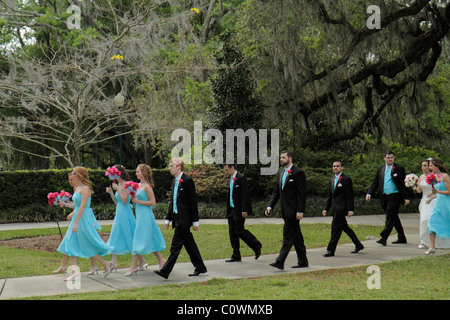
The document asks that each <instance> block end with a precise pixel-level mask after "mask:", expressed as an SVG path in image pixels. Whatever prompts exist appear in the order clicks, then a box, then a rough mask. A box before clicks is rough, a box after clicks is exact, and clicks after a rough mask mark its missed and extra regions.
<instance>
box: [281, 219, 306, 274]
mask: <svg viewBox="0 0 450 320" xmlns="http://www.w3.org/2000/svg"><path fill="white" fill-rule="evenodd" d="M292 246H294V248H295V252H296V253H297V261H298V264H299V265H308V259H307V258H306V247H305V244H304V240H303V235H302V231H301V230H300V220H297V219H295V218H294V219H286V218H285V219H284V227H283V245H282V246H281V250H280V254H279V255H278V257H277V258H276V259H275V260H276V262H277V263H279V264H282V265H284V261H285V260H286V258H287V256H288V254H289V251H291V248H292Z"/></svg>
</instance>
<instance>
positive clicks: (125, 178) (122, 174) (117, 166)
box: [114, 164, 131, 181]
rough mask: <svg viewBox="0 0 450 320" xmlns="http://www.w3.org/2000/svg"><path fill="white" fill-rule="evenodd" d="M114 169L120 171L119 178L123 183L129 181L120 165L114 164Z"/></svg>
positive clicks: (125, 171)
mask: <svg viewBox="0 0 450 320" xmlns="http://www.w3.org/2000/svg"><path fill="white" fill-rule="evenodd" d="M114 167H115V168H116V169H117V170H119V171H120V177H121V178H122V179H123V180H125V181H130V180H131V178H130V175H129V174H128V172H127V169H125V167H124V166H123V165H121V164H115V165H114Z"/></svg>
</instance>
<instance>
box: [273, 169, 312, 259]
mask: <svg viewBox="0 0 450 320" xmlns="http://www.w3.org/2000/svg"><path fill="white" fill-rule="evenodd" d="M284 170H285V169H284V168H283V169H281V170H280V171H279V172H278V176H277V182H276V184H275V187H274V188H273V191H272V195H271V197H270V200H269V204H268V205H267V206H268V207H271V208H274V207H275V205H276V203H277V202H278V200H280V203H281V216H282V217H283V219H284V227H283V245H282V247H281V250H280V254H279V256H278V258H277V259H276V263H277V264H278V265H283V266H284V261H285V260H286V258H287V256H288V254H289V251H290V250H291V248H292V246H294V247H295V251H296V253H297V260H298V265H300V266H307V265H308V259H307V258H306V247H305V244H304V240H303V235H302V232H301V229H300V220H297V213H304V212H305V205H306V178H305V173H304V172H303V171H302V170H301V169H300V168H297V167H296V166H292V167H291V172H290V173H288V175H287V178H286V182H285V185H284V188H283V187H282V182H283V181H282V180H283V175H284Z"/></svg>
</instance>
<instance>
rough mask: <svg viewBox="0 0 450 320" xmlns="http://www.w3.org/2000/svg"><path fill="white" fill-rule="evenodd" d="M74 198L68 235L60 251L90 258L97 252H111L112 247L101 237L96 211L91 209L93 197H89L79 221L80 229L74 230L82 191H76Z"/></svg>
mask: <svg viewBox="0 0 450 320" xmlns="http://www.w3.org/2000/svg"><path fill="white" fill-rule="evenodd" d="M72 200H73V202H74V204H75V210H74V214H73V217H72V221H71V222H70V225H69V228H68V229H67V232H66V235H65V236H64V239H63V240H62V242H61V244H60V245H59V247H58V249H57V250H58V252H61V253H63V254H66V255H68V256H72V257H80V258H86V259H88V258H90V257H93V256H95V255H97V254H99V255H101V256H104V255H108V254H110V251H111V250H110V248H109V247H108V245H107V244H106V243H105V241H103V239H102V238H100V235H99V234H98V232H97V230H96V229H98V230H100V229H101V227H100V225H99V224H98V222H97V220H96V219H95V216H94V213H93V212H92V209H91V197H89V198H88V201H87V203H86V207H85V208H84V212H83V215H82V216H81V219H80V221H79V222H78V231H77V232H72V228H73V225H74V224H75V220H76V218H77V215H78V210H79V209H80V206H81V193H79V192H75V193H74V195H73V197H72Z"/></svg>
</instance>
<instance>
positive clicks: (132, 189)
mask: <svg viewBox="0 0 450 320" xmlns="http://www.w3.org/2000/svg"><path fill="white" fill-rule="evenodd" d="M123 187H124V189H127V190H128V193H129V194H130V196H132V197H134V196H136V190H137V189H139V183H137V182H134V181H127V182H125V185H124V186H123Z"/></svg>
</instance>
